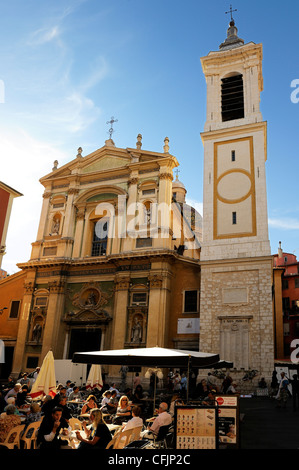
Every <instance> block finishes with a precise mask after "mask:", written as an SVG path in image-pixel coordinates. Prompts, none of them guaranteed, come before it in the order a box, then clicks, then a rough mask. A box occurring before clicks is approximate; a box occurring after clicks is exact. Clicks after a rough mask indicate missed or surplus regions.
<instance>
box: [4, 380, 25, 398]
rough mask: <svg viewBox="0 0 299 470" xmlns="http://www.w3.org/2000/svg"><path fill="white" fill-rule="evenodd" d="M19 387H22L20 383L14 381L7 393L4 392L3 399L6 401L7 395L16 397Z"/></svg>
mask: <svg viewBox="0 0 299 470" xmlns="http://www.w3.org/2000/svg"><path fill="white" fill-rule="evenodd" d="M21 388H22V385H21V384H20V383H16V384H15V385H14V387H13V388H11V389H10V390H8V392H7V394H6V395H5V397H4V400H5V401H6V403H7V399H8V398H9V397H14V398H16V396H17V394H18V392H19V390H20V389H21Z"/></svg>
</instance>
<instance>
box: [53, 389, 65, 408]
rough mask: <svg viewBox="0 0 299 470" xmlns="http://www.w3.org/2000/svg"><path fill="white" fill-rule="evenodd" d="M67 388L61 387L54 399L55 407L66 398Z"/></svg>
mask: <svg viewBox="0 0 299 470" xmlns="http://www.w3.org/2000/svg"><path fill="white" fill-rule="evenodd" d="M66 390H67V389H66V387H64V386H61V385H59V391H58V393H56V395H55V397H54V398H53V400H54V404H55V406H58V403H59V399H60V397H66Z"/></svg>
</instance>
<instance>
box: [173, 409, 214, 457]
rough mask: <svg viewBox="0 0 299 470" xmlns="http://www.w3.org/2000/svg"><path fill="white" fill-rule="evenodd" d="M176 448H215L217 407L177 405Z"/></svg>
mask: <svg viewBox="0 0 299 470" xmlns="http://www.w3.org/2000/svg"><path fill="white" fill-rule="evenodd" d="M175 410H176V449H182V450H184V449H216V448H217V447H218V440H217V439H216V434H217V418H218V417H217V408H216V407H196V406H187V407H185V406H177V407H176V408H175Z"/></svg>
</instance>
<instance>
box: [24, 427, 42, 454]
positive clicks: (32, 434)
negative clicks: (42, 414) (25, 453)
mask: <svg viewBox="0 0 299 470" xmlns="http://www.w3.org/2000/svg"><path fill="white" fill-rule="evenodd" d="M40 424H41V421H35V422H34V423H30V424H29V425H28V426H27V428H26V429H25V432H24V434H23V435H22V437H21V441H22V442H23V443H24V449H31V446H32V443H33V449H36V448H37V446H36V439H37V431H38V430H39V427H40Z"/></svg>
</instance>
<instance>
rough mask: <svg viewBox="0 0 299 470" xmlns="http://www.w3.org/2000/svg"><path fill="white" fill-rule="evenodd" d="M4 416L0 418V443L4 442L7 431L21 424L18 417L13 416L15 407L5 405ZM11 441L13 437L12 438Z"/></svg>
mask: <svg viewBox="0 0 299 470" xmlns="http://www.w3.org/2000/svg"><path fill="white" fill-rule="evenodd" d="M5 410H6V411H5V414H4V413H3V414H4V416H1V417H0V442H4V441H5V439H6V437H7V435H8V433H9V431H10V430H11V429H12V428H14V427H15V426H19V425H20V424H21V418H20V416H18V415H16V414H15V411H16V407H15V405H7V406H6V408H5ZM12 440H13V436H12Z"/></svg>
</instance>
